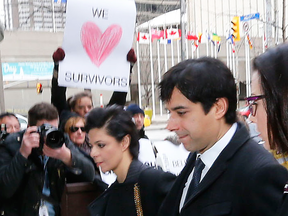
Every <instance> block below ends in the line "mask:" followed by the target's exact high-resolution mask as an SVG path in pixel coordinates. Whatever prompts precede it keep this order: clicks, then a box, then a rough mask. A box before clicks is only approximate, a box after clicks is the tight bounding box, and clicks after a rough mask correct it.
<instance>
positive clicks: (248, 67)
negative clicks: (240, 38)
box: [245, 35, 250, 97]
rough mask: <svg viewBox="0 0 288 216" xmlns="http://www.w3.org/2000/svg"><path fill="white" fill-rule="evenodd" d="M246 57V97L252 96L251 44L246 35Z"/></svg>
mask: <svg viewBox="0 0 288 216" xmlns="http://www.w3.org/2000/svg"><path fill="white" fill-rule="evenodd" d="M245 54H246V55H245V56H246V96H247V97H249V96H250V62H249V59H250V57H249V44H248V39H247V36H246V35H245Z"/></svg>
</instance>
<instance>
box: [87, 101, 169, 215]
mask: <svg viewBox="0 0 288 216" xmlns="http://www.w3.org/2000/svg"><path fill="white" fill-rule="evenodd" d="M85 128H86V131H87V132H88V137H89V141H90V144H91V146H92V149H91V153H90V155H91V157H93V159H94V161H95V163H96V165H97V167H101V170H102V171H103V172H107V171H111V170H112V171H113V172H114V173H115V174H116V175H117V179H116V181H115V182H114V183H113V184H112V185H111V186H110V187H109V188H108V189H107V190H106V191H105V192H104V193H103V194H102V195H101V196H100V197H98V198H97V199H96V200H95V201H93V202H92V203H91V204H90V206H89V211H90V214H91V215H99V216H102V215H105V216H109V215H111V216H112V215H113V216H114V215H143V213H144V215H149V216H153V215H156V214H157V211H158V209H159V207H160V205H161V203H162V201H163V199H164V198H165V196H166V194H167V193H168V191H169V190H170V188H171V186H172V184H173V182H174V179H175V176H174V175H173V174H171V173H165V172H163V171H160V170H155V169H153V168H150V167H147V166H145V165H143V164H142V163H141V162H140V161H139V160H138V154H139V143H138V139H139V137H138V132H137V129H136V126H135V124H134V122H133V121H132V119H131V116H130V115H129V113H128V112H126V111H125V110H123V108H122V107H120V106H117V105H112V106H109V107H107V108H104V109H103V108H95V109H93V110H91V111H90V112H89V114H88V116H87V119H86V126H85ZM141 213H142V214H141Z"/></svg>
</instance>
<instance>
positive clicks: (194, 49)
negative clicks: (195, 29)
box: [192, 40, 198, 52]
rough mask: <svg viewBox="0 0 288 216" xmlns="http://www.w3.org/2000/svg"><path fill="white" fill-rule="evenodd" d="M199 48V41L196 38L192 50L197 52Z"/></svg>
mask: <svg viewBox="0 0 288 216" xmlns="http://www.w3.org/2000/svg"><path fill="white" fill-rule="evenodd" d="M197 48H198V44H197V41H196V40H193V41H192V52H195V51H196V49H197Z"/></svg>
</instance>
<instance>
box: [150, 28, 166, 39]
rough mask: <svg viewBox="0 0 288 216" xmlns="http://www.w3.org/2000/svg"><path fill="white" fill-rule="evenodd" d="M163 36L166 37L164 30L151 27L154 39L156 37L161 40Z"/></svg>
mask: <svg viewBox="0 0 288 216" xmlns="http://www.w3.org/2000/svg"><path fill="white" fill-rule="evenodd" d="M161 38H164V31H163V30H162V31H159V30H156V29H151V40H152V41H153V40H154V39H156V40H159V39H161Z"/></svg>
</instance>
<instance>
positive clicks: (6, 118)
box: [0, 112, 20, 133]
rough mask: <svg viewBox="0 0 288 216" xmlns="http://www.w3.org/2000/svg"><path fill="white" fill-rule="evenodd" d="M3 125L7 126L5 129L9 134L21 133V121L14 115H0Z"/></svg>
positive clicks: (6, 113) (0, 121) (7, 113)
mask: <svg viewBox="0 0 288 216" xmlns="http://www.w3.org/2000/svg"><path fill="white" fill-rule="evenodd" d="M2 124H5V129H6V132H7V133H15V132H18V131H20V123H19V120H18V118H17V117H16V115H15V114H13V113H10V112H5V113H2V114H0V125H2ZM1 130H2V128H1Z"/></svg>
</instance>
